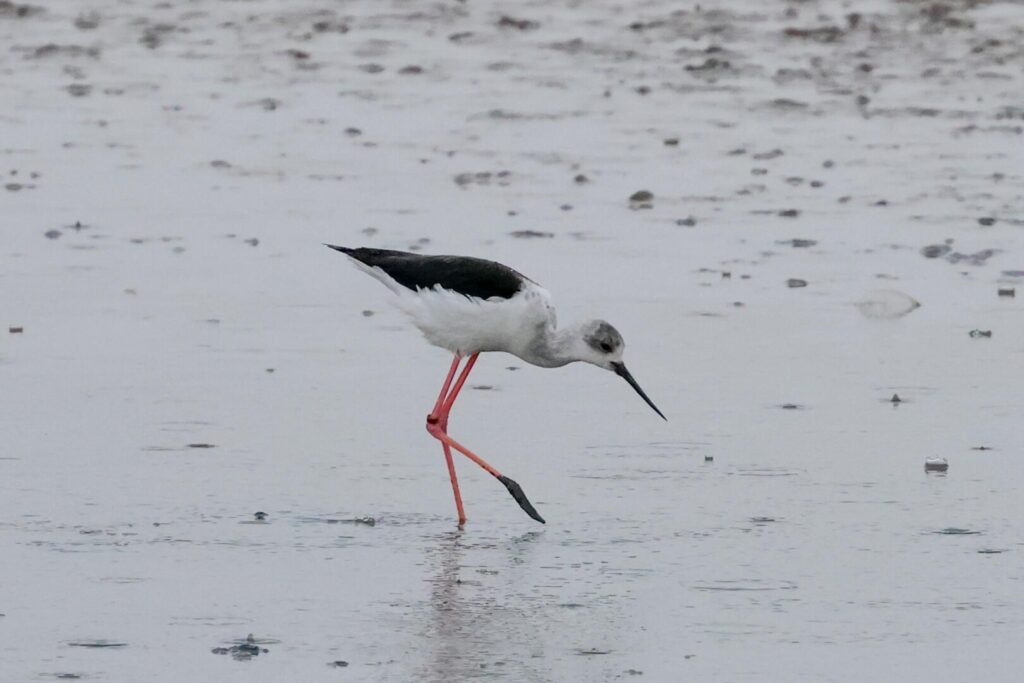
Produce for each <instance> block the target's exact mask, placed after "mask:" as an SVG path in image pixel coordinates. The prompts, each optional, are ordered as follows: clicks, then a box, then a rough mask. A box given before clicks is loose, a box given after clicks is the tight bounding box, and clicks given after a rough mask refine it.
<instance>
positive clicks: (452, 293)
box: [326, 244, 666, 526]
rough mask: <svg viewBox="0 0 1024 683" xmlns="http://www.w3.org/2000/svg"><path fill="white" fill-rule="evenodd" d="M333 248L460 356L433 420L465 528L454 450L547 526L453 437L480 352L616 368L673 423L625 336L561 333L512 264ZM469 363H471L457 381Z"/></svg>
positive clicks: (591, 328)
mask: <svg viewBox="0 0 1024 683" xmlns="http://www.w3.org/2000/svg"><path fill="white" fill-rule="evenodd" d="M326 246H328V247H330V248H331V249H334V250H336V251H340V252H341V253H343V254H345V255H346V256H348V257H349V258H350V259H352V261H353V263H355V265H356V266H358V267H359V268H360V270H363V271H365V272H366V273H369V274H370V275H372V276H373V277H375V278H376V279H377V280H379V281H380V282H382V283H383V284H384V285H385V286H386V287H387V288H388V289H390V290H391V291H392V292H394V293H395V294H396V295H397V300H396V301H397V304H398V306H399V308H401V309H402V310H403V311H404V312H405V313H407V314H408V315H409V317H410V318H412V321H413V323H414V324H415V325H416V327H418V328H419V330H420V332H422V333H423V336H425V337H426V338H427V341H428V342H430V343H431V344H433V345H434V346H439V347H441V348H443V349H447V350H449V351H451V352H452V353H453V354H455V358H454V359H453V360H452V365H451V367H450V368H449V369H448V376H447V377H445V380H444V384H443V385H442V386H441V393H440V394H439V395H438V397H437V402H436V403H434V409H433V410H431V411H430V414H429V415H427V431H428V432H429V433H430V435H431V436H433V437H434V438H435V439H437V440H438V441H440V442H441V446H442V447H443V448H444V457H445V459H446V460H447V463H448V475H449V477H450V478H451V480H452V490H453V491H454V493H455V507H456V508H457V510H458V513H459V526H462V525H463V524H465V522H466V513H465V511H464V510H463V507H462V495H461V494H460V493H459V481H458V479H457V478H456V476H455V463H454V462H452V451H451V449H453V448H454V449H455V450H456V451H458V452H459V453H462V454H463V455H465V456H466V457H467V458H469V459H470V460H472V461H473V462H475V463H476V464H477V465H479V466H480V467H482V468H484V469H485V470H487V471H488V472H489V473H490V474H491V475H493V476H494V477H495V478H496V479H497V480H498V481H500V482H501V483H502V484H504V485H505V488H507V489H508V492H509V493H511V494H512V497H513V498H515V500H516V502H517V503H519V506H520V507H522V508H523V510H524V511H525V512H526V514H528V515H529V516H530V517H532V518H533V519H535V520H537V521H538V522H540V523H542V524H543V523H544V518H543V517H541V516H540V515H539V514H538V513H537V510H536V509H534V507H533V505H531V504H530V501H529V500H528V499H527V498H526V495H525V494H524V493H523V489H522V488H521V487H520V486H519V484H517V483H516V482H514V481H513V480H511V479H509V478H508V477H506V476H504V475H502V474H501V473H500V472H499V471H498V470H496V469H494V468H493V467H491V465H489V464H488V463H487V462H486V461H485V460H484V459H483V458H481V457H480V456H478V455H477V454H475V453H473V452H472V451H471V450H469V449H468V448H466V447H465V446H463V445H462V444H460V443H459V442H458V441H456V440H455V439H453V438H451V437H450V436H448V414H449V413H450V412H451V409H452V405H453V404H454V403H455V399H456V398H457V397H458V395H459V392H460V391H462V386H463V385H464V384H465V383H466V378H467V377H469V372H470V370H472V369H473V365H474V364H475V363H476V359H477V356H479V355H480V354H481V353H483V352H485V351H505V352H507V353H511V354H513V355H515V356H518V357H519V358H522V359H523V360H524V361H526V362H527V363H530V364H532V365H538V366H540V367H542V368H557V367H561V366H563V365H566V364H568V363H573V362H576V361H583V362H585V363H591V364H593V365H596V366H598V367H600V368H604V369H605V370H611V371H612V372H614V373H615V374H617V375H618V376H619V377H622V378H623V379H624V380H626V381H627V382H629V385H630V386H631V387H633V388H634V389H635V390H636V392H637V393H638V394H640V397H641V398H642V399H643V400H644V401H646V402H647V405H649V406H650V407H651V408H654V412H656V413H658V415H660V416H661V418H662V419H666V418H665V416H664V415H662V413H661V411H660V410H658V407H657V406H655V405H654V402H653V401H651V399H649V398H648V397H647V394H645V393H644V390H643V389H641V388H640V385H639V384H637V382H636V380H635V379H633V376H632V375H631V374H629V371H628V370H627V369H626V365H625V363H623V362H622V351H623V348H624V347H625V344H624V342H623V341H622V335H620V334H619V332H618V330H616V329H615V328H614V327H612V326H611V325H609V324H608V323H606V322H605V321H603V320H587V321H585V322H581V323H577V324H575V325H570V326H568V327H565V328H562V329H559V328H558V327H557V325H556V317H555V309H554V307H553V306H552V305H551V295H550V294H549V293H548V291H547V290H546V289H544V288H543V287H541V286H540V285H538V284H537V283H536V282H534V281H533V280H531V279H530V278H528V277H526V276H524V275H522V274H520V273H518V272H516V271H515V270H512V269H511V268H509V267H508V266H504V265H502V264H500V263H495V262H494V261H487V260H484V259H479V258H472V257H469V256H424V255H421V254H412V253H409V252H404V251H391V250H388V249H367V248H359V249H351V248H348V247H339V246H335V245H333V244H328V245H326ZM463 358H465V359H466V364H465V366H463V368H462V372H461V374H459V377H458V379H457V380H456V379H455V374H456V372H458V369H459V363H460V362H461V361H462V359H463ZM452 380H455V383H454V385H453V384H452Z"/></svg>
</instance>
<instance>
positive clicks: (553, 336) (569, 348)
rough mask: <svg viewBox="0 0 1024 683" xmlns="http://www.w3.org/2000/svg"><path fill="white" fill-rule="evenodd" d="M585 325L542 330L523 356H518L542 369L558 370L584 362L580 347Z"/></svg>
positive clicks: (579, 324) (544, 328)
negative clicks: (571, 364) (576, 362)
mask: <svg viewBox="0 0 1024 683" xmlns="http://www.w3.org/2000/svg"><path fill="white" fill-rule="evenodd" d="M583 326H584V323H576V324H574V325H569V326H568V327H564V328H562V329H560V330H554V329H551V328H549V327H543V328H541V331H540V333H539V334H538V335H537V336H536V337H534V338H533V340H532V341H531V342H530V345H529V346H528V347H527V348H526V349H524V350H523V353H522V354H516V355H518V356H519V357H520V358H522V359H523V360H525V361H526V362H527V363H531V364H532V365H538V366H540V367H542V368H558V367H561V366H563V365H568V364H569V363H573V362H575V361H578V360H582V358H581V353H580V348H579V347H580V345H581V344H583V336H582V333H581V330H582V328H583Z"/></svg>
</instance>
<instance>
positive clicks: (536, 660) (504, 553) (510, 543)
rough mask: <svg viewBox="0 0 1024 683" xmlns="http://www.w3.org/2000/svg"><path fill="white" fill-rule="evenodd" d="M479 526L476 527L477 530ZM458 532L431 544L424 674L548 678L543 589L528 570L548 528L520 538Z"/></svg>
mask: <svg viewBox="0 0 1024 683" xmlns="http://www.w3.org/2000/svg"><path fill="white" fill-rule="evenodd" d="M478 533H479V532H474V534H478ZM474 534H467V533H466V532H463V531H453V532H450V533H446V534H443V535H441V536H439V537H438V538H437V541H436V543H434V544H428V550H427V563H428V565H429V566H430V567H431V570H432V571H431V577H432V578H431V579H430V581H431V583H432V585H431V589H430V602H429V606H428V615H427V616H428V619H427V620H426V623H425V624H424V629H423V635H424V639H425V641H426V643H425V646H426V648H427V649H428V651H429V655H428V656H427V657H426V658H425V659H426V661H425V662H424V666H425V667H426V669H427V670H426V671H425V672H424V675H423V676H422V679H423V680H429V681H459V680H465V679H467V678H510V679H515V680H543V676H542V675H541V674H540V671H539V670H540V668H541V666H540V665H541V664H542V662H543V661H544V628H543V623H542V621H541V620H542V619H543V618H544V617H543V613H542V611H541V609H540V608H539V607H540V604H541V603H540V595H539V593H538V592H537V591H536V590H535V588H534V587H533V585H531V583H530V582H529V580H528V579H527V575H528V574H529V572H525V571H522V569H525V568H526V567H527V566H528V565H529V564H530V555H531V554H532V553H531V552H530V551H531V549H532V548H533V547H534V546H535V545H536V541H538V540H539V539H541V538H542V537H543V532H537V531H531V532H529V533H526V534H523V535H521V536H517V537H515V538H513V539H503V540H499V539H497V538H494V537H487V538H483V537H480V536H479V535H474Z"/></svg>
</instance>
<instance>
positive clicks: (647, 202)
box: [629, 190, 654, 209]
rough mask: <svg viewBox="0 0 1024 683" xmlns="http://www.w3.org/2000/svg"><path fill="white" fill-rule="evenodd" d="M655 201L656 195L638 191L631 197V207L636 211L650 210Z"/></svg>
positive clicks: (646, 191)
mask: <svg viewBox="0 0 1024 683" xmlns="http://www.w3.org/2000/svg"><path fill="white" fill-rule="evenodd" d="M653 201H654V193H653V192H650V191H648V190H637V191H636V192H634V193H633V194H631V195H630V196H629V203H630V206H631V207H632V208H634V209H649V208H651V202H653Z"/></svg>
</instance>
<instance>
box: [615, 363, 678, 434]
mask: <svg viewBox="0 0 1024 683" xmlns="http://www.w3.org/2000/svg"><path fill="white" fill-rule="evenodd" d="M612 369H613V370H614V371H615V374H616V375H618V376H619V377H621V378H622V379H624V380H626V381H627V382H629V386H631V387H633V388H634V389H636V393H638V394H640V398H642V399H643V400H645V401H647V405H649V406H650V407H652V408H654V412H656V413H657V414H658V415H661V419H662V420H665V421H666V422H668V418H667V417H665V416H664V415H662V414H661V411H660V410H658V406H656V405H654V401H652V400H651V399H649V398H647V394H645V393H644V390H643V389H641V388H640V385H639V384H637V383H636V380H635V379H633V375H631V374H629V370H627V369H626V364H625V363H612Z"/></svg>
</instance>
